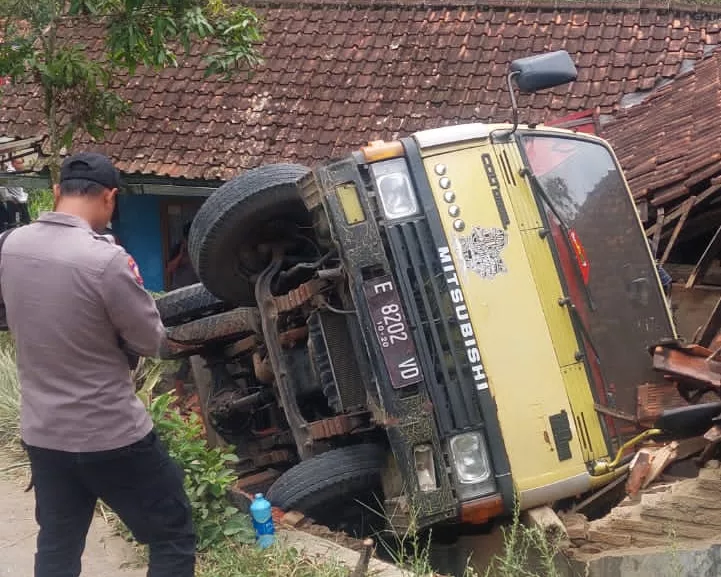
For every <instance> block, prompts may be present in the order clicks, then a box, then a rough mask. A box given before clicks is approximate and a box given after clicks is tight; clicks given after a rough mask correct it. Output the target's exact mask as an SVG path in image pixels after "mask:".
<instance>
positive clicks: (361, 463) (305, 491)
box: [268, 444, 386, 515]
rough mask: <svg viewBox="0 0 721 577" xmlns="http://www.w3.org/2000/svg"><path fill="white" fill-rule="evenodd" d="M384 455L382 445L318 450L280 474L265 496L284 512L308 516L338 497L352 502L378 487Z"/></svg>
mask: <svg viewBox="0 0 721 577" xmlns="http://www.w3.org/2000/svg"><path fill="white" fill-rule="evenodd" d="M385 457H386V451H385V450H384V449H383V447H381V446H379V445H371V444H364V445H354V446H351V447H343V448H340V449H334V450H332V451H328V452H326V453H322V454H320V455H318V456H317V457H311V458H310V459H308V460H306V461H303V462H301V463H298V464H297V465H295V466H294V467H291V468H290V469H288V470H287V471H286V472H285V473H283V474H282V475H281V476H280V477H279V478H278V479H277V480H276V481H275V483H273V485H271V487H270V489H269V490H268V499H269V500H270V502H271V503H272V504H273V505H274V506H276V507H280V508H281V509H283V510H285V511H288V510H291V509H295V510H297V511H300V512H301V513H305V514H309V515H313V513H314V512H317V511H322V510H323V508H325V507H326V506H327V505H328V504H331V503H337V502H338V501H340V500H344V499H347V500H348V502H352V501H353V499H354V498H355V497H356V496H357V495H362V494H367V493H368V492H370V491H373V490H374V489H376V488H379V487H380V485H381V471H382V469H383V465H384V463H385ZM376 505H377V504H376ZM326 512H327V511H326Z"/></svg>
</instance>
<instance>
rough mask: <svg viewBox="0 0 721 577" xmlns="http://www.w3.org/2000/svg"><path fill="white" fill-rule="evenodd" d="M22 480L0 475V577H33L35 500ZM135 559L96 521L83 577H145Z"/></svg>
mask: <svg viewBox="0 0 721 577" xmlns="http://www.w3.org/2000/svg"><path fill="white" fill-rule="evenodd" d="M24 481H25V479H23V478H18V477H16V476H8V475H0V577H5V576H12V577H32V575H33V556H34V554H35V538H36V536H37V531H38V527H37V525H36V524H35V518H34V512H33V509H34V507H35V500H34V499H33V494H32V492H30V493H25V492H24V491H23V489H24V486H23V482H24ZM144 576H145V570H144V569H139V568H138V562H137V557H136V556H135V553H134V551H133V549H132V547H131V546H130V544H128V543H126V542H125V541H124V540H123V539H122V538H120V537H118V536H117V535H114V534H113V533H112V531H111V529H110V528H109V527H108V526H107V525H106V523H105V521H104V520H103V519H102V518H96V519H95V521H94V522H93V526H92V527H91V529H90V534H89V535H88V540H87V545H86V547H85V555H84V556H83V570H82V577H144Z"/></svg>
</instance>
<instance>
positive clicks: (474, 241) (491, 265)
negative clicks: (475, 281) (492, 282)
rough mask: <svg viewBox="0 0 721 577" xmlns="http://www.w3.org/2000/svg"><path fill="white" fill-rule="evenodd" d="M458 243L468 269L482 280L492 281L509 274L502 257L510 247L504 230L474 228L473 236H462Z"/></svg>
mask: <svg viewBox="0 0 721 577" xmlns="http://www.w3.org/2000/svg"><path fill="white" fill-rule="evenodd" d="M458 242H459V244H460V250H461V257H462V258H463V261H464V262H465V263H466V268H468V269H470V270H472V271H473V272H475V273H477V274H478V275H479V276H480V277H481V278H486V279H492V278H494V277H496V276H497V275H499V274H503V273H506V272H508V269H507V268H506V263H505V262H503V257H502V255H501V252H502V251H503V249H504V248H506V246H507V245H508V234H507V233H506V231H505V230H503V229H502V228H481V227H478V226H474V227H473V230H471V234H469V235H467V236H460V237H459V238H458Z"/></svg>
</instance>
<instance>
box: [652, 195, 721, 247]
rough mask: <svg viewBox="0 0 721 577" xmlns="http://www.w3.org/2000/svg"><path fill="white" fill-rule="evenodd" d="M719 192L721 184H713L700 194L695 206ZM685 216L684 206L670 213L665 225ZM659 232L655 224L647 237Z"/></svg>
mask: <svg viewBox="0 0 721 577" xmlns="http://www.w3.org/2000/svg"><path fill="white" fill-rule="evenodd" d="M719 190H721V182H719V183H713V186H710V187H709V188H707V189H706V190H704V191H703V192H702V193H701V194H699V195H698V196H697V197H696V200H695V202H694V206H698V205H699V204H701V203H702V202H703V201H705V200H706V199H707V198H709V197H710V196H713V195H714V194H716V193H717V192H718V191H719ZM682 214H683V205H681V206H679V207H678V208H674V209H673V210H672V211H671V212H670V213H668V214H667V215H666V217H665V219H664V224H671V223H672V222H673V221H675V220H676V219H678V218H681V215H682ZM657 230H658V227H657V226H656V225H655V224H653V225H651V226H650V227H648V228H647V229H646V236H647V237H651V236H653V235H654V234H656V231H657Z"/></svg>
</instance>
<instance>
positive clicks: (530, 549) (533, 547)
mask: <svg viewBox="0 0 721 577" xmlns="http://www.w3.org/2000/svg"><path fill="white" fill-rule="evenodd" d="M516 503H518V499H517V500H516ZM560 546H561V540H560V537H554V536H549V535H548V534H547V533H546V532H545V531H543V529H541V528H540V527H535V526H534V527H528V526H526V525H524V524H523V523H522V522H521V513H520V508H519V507H518V505H516V508H515V510H514V513H513V520H512V522H511V524H510V526H508V527H504V528H503V553H502V554H501V555H497V556H496V557H495V558H494V559H493V561H492V562H491V564H490V565H489V567H488V569H487V570H486V573H485V577H559V575H560V573H559V571H558V568H557V567H556V559H557V556H558V553H559V552H560Z"/></svg>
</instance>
